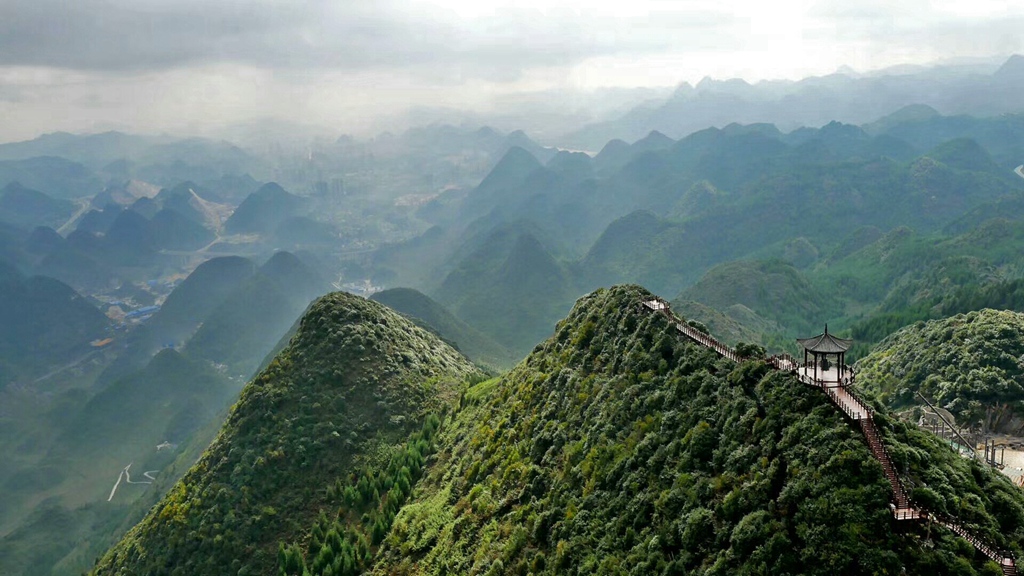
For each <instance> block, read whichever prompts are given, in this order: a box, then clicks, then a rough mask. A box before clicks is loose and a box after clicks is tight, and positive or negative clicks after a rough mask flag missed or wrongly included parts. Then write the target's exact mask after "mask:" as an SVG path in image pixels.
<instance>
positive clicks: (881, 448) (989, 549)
mask: <svg viewBox="0 0 1024 576" xmlns="http://www.w3.org/2000/svg"><path fill="white" fill-rule="evenodd" d="M643 306H644V307H646V308H648V309H650V310H652V311H655V312H661V313H663V314H665V315H666V316H667V317H668V318H669V319H670V320H671V321H672V323H673V324H674V325H675V327H676V330H678V331H679V332H680V333H682V334H683V335H685V336H686V337H687V338H690V339H691V340H693V341H695V342H697V343H698V344H701V345H703V346H705V347H707V348H710V349H712V350H714V351H715V352H717V353H718V354H720V355H722V356H723V357H726V358H729V359H730V360H733V361H735V362H741V361H743V360H745V358H743V357H741V356H739V355H738V354H737V353H736V352H735V350H733V349H732V348H730V347H728V346H726V345H725V344H723V343H721V342H719V341H718V340H717V339H715V338H714V337H712V336H711V335H710V334H706V333H704V332H701V331H700V330H697V329H696V328H694V327H692V326H690V325H688V324H685V323H684V322H683V321H682V320H681V319H680V318H679V317H677V316H676V315H675V314H673V313H672V311H671V310H670V309H669V306H668V303H667V302H665V301H664V300H661V299H660V298H656V299H653V300H649V301H645V302H643ZM764 360H765V362H767V363H768V364H769V365H771V366H773V367H774V368H775V369H777V370H784V371H787V372H790V373H793V374H794V375H795V376H796V377H797V379H799V380H800V381H801V382H803V383H805V384H808V385H811V386H815V387H818V388H821V389H822V390H823V391H824V392H825V394H826V395H827V397H828V398H829V400H831V401H832V403H833V404H834V405H835V406H836V407H838V408H839V409H840V410H841V411H842V412H843V413H844V414H846V416H847V417H849V418H850V419H852V420H857V421H859V423H860V426H861V430H862V432H863V433H864V436H865V438H867V439H868V444H869V445H870V447H871V449H872V450H871V452H872V455H873V456H875V458H876V459H878V460H879V461H880V463H881V464H882V467H883V469H886V471H887V473H886V477H887V478H889V477H890V474H891V477H892V478H893V479H894V480H895V485H894V486H893V491H894V494H893V500H894V504H893V514H894V516H895V518H896V519H897V520H917V519H922V518H929V517H930V518H933V519H935V520H936V521H937V522H938V523H939V524H941V525H943V526H945V527H946V528H948V529H949V530H950V531H952V532H953V533H955V534H957V535H959V536H960V537H962V538H963V539H965V540H967V541H968V542H970V543H971V544H972V545H973V546H974V547H975V549H977V550H978V551H980V552H981V553H982V554H984V555H985V556H987V557H988V558H990V559H991V560H993V561H995V562H996V563H997V564H999V566H1000V567H1001V569H1002V570H1003V573H1004V574H1014V575H1015V574H1017V566H1016V558H1015V556H1014V554H1013V553H1012V552H1010V551H1008V550H1001V549H999V548H996V547H993V546H991V545H989V544H988V543H987V542H985V541H984V540H983V539H982V538H981V537H979V536H977V535H976V534H974V533H973V532H971V531H970V530H968V529H967V528H965V527H964V526H962V525H961V524H959V523H958V522H957V521H956V520H955V519H953V518H949V517H946V516H944V515H940V514H936V513H934V512H932V511H930V510H928V509H927V508H925V507H923V506H920V505H919V504H917V503H916V502H914V500H913V499H912V498H911V496H910V492H909V491H908V490H907V486H906V484H905V483H904V481H903V478H902V477H901V476H900V475H899V473H898V472H896V467H895V463H894V462H893V459H892V455H891V454H890V453H889V449H888V448H886V446H885V443H884V442H883V441H882V439H881V436H880V435H879V433H878V429H877V427H876V426H875V423H874V410H873V409H872V408H871V407H870V406H869V405H868V404H867V403H866V402H864V400H863V399H861V398H860V396H859V394H857V393H856V392H855V390H854V389H853V387H852V385H850V384H849V382H844V383H841V384H840V385H839V386H826V385H825V382H824V381H822V380H815V379H814V378H812V377H810V376H808V375H807V374H805V373H803V372H801V371H800V369H799V368H800V365H799V363H798V362H796V360H794V359H793V357H792V356H789V355H788V354H783V355H779V356H772V357H769V358H765V359H764ZM839 388H842V389H843V390H844V392H845V393H847V394H849V396H850V398H851V399H852V400H853V402H854V403H855V404H856V405H857V408H860V410H857V409H856V408H854V407H853V406H848V405H847V403H846V402H843V401H842V400H841V399H840V397H839V393H838V392H837V389H839ZM876 447H877V449H876Z"/></svg>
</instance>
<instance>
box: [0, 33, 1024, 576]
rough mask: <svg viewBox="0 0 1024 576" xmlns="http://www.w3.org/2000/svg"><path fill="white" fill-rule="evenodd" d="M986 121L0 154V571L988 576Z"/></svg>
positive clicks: (964, 112) (1006, 501)
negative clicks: (821, 345) (815, 343)
mask: <svg viewBox="0 0 1024 576" xmlns="http://www.w3.org/2000/svg"><path fill="white" fill-rule="evenodd" d="M211 18H212V19H211V21H215V20H216V18H213V17H211ZM230 46H232V45H231V44H225V47H230ZM225 49H227V48H225ZM2 66H3V64H2V63H0V67H2ZM459 74H462V72H459ZM460 82H462V80H460ZM369 84H372V83H367V86H369ZM463 87H464V88H467V89H468V88H469V86H468V85H467V86H463ZM1022 87H1024V58H1021V57H1020V56H1012V57H1009V58H1002V59H1001V61H1000V62H998V63H994V62H993V63H989V64H987V65H985V66H981V65H977V66H968V65H963V66H938V65H937V66H935V67H921V68H920V69H913V70H905V69H900V70H881V71H877V72H873V73H871V74H863V75H861V74H853V73H845V72H837V73H835V74H830V75H827V76H816V77H808V78H805V79H803V80H797V81H761V82H756V83H748V82H747V81H746V80H743V79H739V78H737V79H734V80H728V81H727V80H712V79H710V78H709V79H706V80H704V81H701V82H699V83H692V84H691V83H689V82H679V83H677V85H676V86H675V88H674V89H671V90H668V89H666V90H650V91H648V90H639V89H638V90H637V91H630V90H626V91H624V92H615V91H610V92H602V94H605V97H606V98H607V99H608V101H607V102H605V103H604V105H603V106H597V105H595V104H593V103H589V104H587V103H586V102H585V101H584V100H578V101H567V102H565V103H560V106H557V107H553V108H550V109H547V108H545V109H546V110H548V112H547V114H549V115H548V116H546V117H544V118H538V117H535V116H536V114H533V115H531V114H527V113H525V112H523V111H524V110H535V111H536V110H539V108H531V106H533V105H531V104H529V102H531V101H532V100H531V98H541V96H536V95H534V96H531V97H530V98H526V97H525V96H524V98H525V100H524V101H522V102H519V103H506V104H507V106H506V108H507V109H506V110H505V112H504V113H503V114H497V113H489V114H483V113H481V114H478V115H472V116H466V117H462V116H460V118H461V121H459V122H454V121H453V122H448V121H426V120H424V121H423V122H416V123H412V124H410V125H407V126H405V125H403V128H402V129H401V130H394V131H380V132H377V133H375V134H374V135H368V134H367V135H358V136H352V135H339V134H335V135H332V136H328V135H327V134H329V132H325V131H323V130H314V131H312V132H310V131H303V130H299V128H298V127H296V126H293V125H281V126H277V127H276V128H274V129H270V128H266V129H263V128H261V129H258V130H255V134H253V133H251V132H248V131H245V130H241V131H240V133H242V134H248V137H246V138H240V139H239V140H238V141H232V140H230V139H221V138H220V137H218V136H212V135H210V134H214V133H215V132H214V131H212V128H211V131H210V132H209V134H207V135H205V136H195V135H189V136H176V135H172V134H160V135H146V134H143V133H138V134H136V133H134V132H130V131H124V132H121V131H106V132H96V133H75V134H72V133H66V132H56V133H49V134H41V135H39V136H36V137H34V138H32V139H29V140H23V141H15V142H7V143H0V460H2V461H3V462H4V463H5V465H4V466H3V467H0V493H2V494H3V498H2V499H0V573H3V574H13V575H21V574H24V575H34V574H43V575H54V574H81V573H90V574H96V575H103V574H211V575H213V574H217V575H219V574H238V575H245V574H279V575H281V576H305V575H306V574H310V575H312V574H324V575H326V574H329V575H331V576H339V575H345V576H349V575H355V574H409V575H413V574H424V575H426V574H431V575H434V574H699V575H702V576H712V575H719V574H750V575H753V574H822V575H825V574H869V573H870V574H893V575H895V574H938V575H964V576H969V575H977V574H1000V573H1002V574H1004V575H1005V574H1016V573H1017V572H1016V563H1017V560H1016V558H1017V556H1019V555H1021V554H1024V491H1022V488H1021V487H1020V486H1021V485H1020V481H1019V478H1020V477H1021V476H1022V474H1021V470H1020V468H1021V467H1022V466H1024V465H1022V464H1021V460H1020V452H1019V451H1016V450H1014V449H1013V447H1014V446H1015V445H1019V444H1024V440H1022V439H1024V166H1022V165H1019V164H1018V163H1019V162H1020V158H1021V156H1022V154H1024V108H1021V107H1020V105H1019V103H1017V101H1016V100H1015V99H1014V98H1011V97H1010V96H1008V95H1013V96H1014V97H1015V96H1016V95H1017V94H1019V93H1020V88H1022ZM208 90H210V92H209V94H213V93H215V92H216V90H214V88H212V87H209V88H208ZM0 92H3V90H0ZM640 97H643V98H644V99H643V100H637V99H638V98H640ZM3 98H4V96H3V94H0V107H2V106H4V105H6V104H3V103H4V102H6V100H3ZM268 98H269V96H268ZM570 100H571V99H570ZM613 103H617V104H616V106H614V107H613V106H611V105H612V104H613ZM584 105H586V106H590V107H591V108H589V109H591V110H595V111H594V112H593V113H592V114H591V113H585V110H584V107H585V106H584ZM196 106H197V107H199V108H201V107H202V106H200V105H196ZM571 106H577V107H578V108H579V109H577V110H575V111H574V112H569V111H567V110H568V109H569V108H567V107H571ZM517 110H518V111H519V112H515V113H513V112H514V111H517ZM559 110H560V111H559ZM596 110H601V114H597V112H596ZM419 114H421V115H422V118H428V117H434V116H435V115H436V116H437V117H447V116H448V115H449V114H450V113H449V112H445V111H443V110H432V111H431V110H424V111H420V112H419ZM588 114H590V115H588ZM325 118H326V117H325ZM327 123H328V121H327V120H324V124H325V125H326V124H327ZM260 125H261V126H262V125H263V124H260ZM497 126H501V127H500V128H499V127H497ZM526 126H531V127H535V128H537V131H536V132H531V133H530V134H528V133H527V132H526V131H524V127H526ZM307 128H310V127H309V126H307ZM556 128H557V130H556ZM314 133H315V134H314ZM656 294H659V295H663V296H664V298H663V297H662V296H655V295H656ZM822 326H824V327H825V328H824V332H822ZM819 332H821V334H820V337H815V338H819V340H821V341H825V340H828V342H830V343H831V344H830V345H831V346H832V347H833V348H829V349H828V350H826V349H825V348H828V346H826V347H825V348H821V349H815V350H810V349H809V348H808V346H813V345H812V344H808V341H809V339H807V338H806V337H807V336H808V335H809V334H818V333H819ZM807 350H810V352H811V354H812V356H811V357H809V358H808V357H806V356H804V355H805V354H807ZM817 353H822V354H826V356H825V358H826V359H827V360H828V362H826V363H821V362H820V358H818V355H817ZM828 354H833V355H835V356H834V357H832V356H828ZM801 360H803V361H802V362H801ZM940 420H941V424H937V423H938V422H939V421H940ZM954 433H955V434H954ZM954 435H955V439H952V438H953V437H954ZM992 442H997V443H998V445H999V446H1000V447H1003V446H1009V447H1010V449H1009V450H1006V451H1005V454H1004V457H1005V463H1004V464H1005V465H1004V466H1002V467H1000V466H999V465H996V464H998V463H997V462H995V461H994V460H993V459H992V458H991V456H990V454H991V453H990V452H988V451H985V450H984V449H982V452H981V454H983V455H982V456H979V453H978V450H979V448H978V447H979V446H981V445H984V446H991V443H992ZM958 446H961V447H958ZM951 447H952V448H953V449H950V448H951ZM133 471H134V472H133Z"/></svg>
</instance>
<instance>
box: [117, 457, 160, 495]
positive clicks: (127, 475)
mask: <svg viewBox="0 0 1024 576" xmlns="http://www.w3.org/2000/svg"><path fill="white" fill-rule="evenodd" d="M132 464H133V462H129V463H128V465H127V466H125V467H124V469H123V470H121V473H120V474H118V475H117V482H114V487H113V488H111V489H110V496H108V497H107V502H110V501H111V500H113V499H114V494H116V493H117V487H118V486H120V485H121V479H122V478H124V482H125V484H152V483H153V480H156V478H155V477H154V476H153V474H155V473H157V472H159V470H149V471H147V472H143V473H142V475H143V476H145V477H146V478H149V481H148V482H146V481H144V480H132V475H131V473H130V472H129V469H130V468H131V467H132Z"/></svg>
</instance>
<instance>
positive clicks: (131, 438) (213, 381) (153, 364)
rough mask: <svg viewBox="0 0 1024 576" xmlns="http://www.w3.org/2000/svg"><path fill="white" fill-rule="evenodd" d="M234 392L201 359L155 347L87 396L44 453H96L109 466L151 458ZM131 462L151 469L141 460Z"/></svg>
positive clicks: (61, 456)
mask: <svg viewBox="0 0 1024 576" xmlns="http://www.w3.org/2000/svg"><path fill="white" fill-rule="evenodd" d="M237 391H238V387H237V385H233V384H232V383H231V382H229V381H228V380H227V379H226V378H224V377H223V376H222V375H220V374H218V373H216V372H215V371H214V370H212V369H210V368H208V367H206V366H204V365H203V364H201V363H198V362H195V361H192V360H189V359H187V358H185V357H184V356H182V355H181V354H180V353H178V352H176V351H174V350H172V349H165V350H161V351H160V352H159V353H158V354H157V355H156V356H154V357H153V359H152V360H150V362H149V363H148V364H147V365H146V367H145V368H143V369H142V370H141V371H139V372H137V373H134V374H131V375H129V376H127V377H125V378H121V379H119V380H117V381H115V382H113V383H111V384H110V385H108V386H107V387H106V388H104V389H103V390H102V391H101V392H99V393H98V394H96V396H94V397H93V398H91V399H90V400H89V402H87V403H86V404H85V406H83V407H82V410H81V412H80V413H79V415H78V417H77V421H76V422H74V423H72V424H71V425H69V426H68V427H67V429H66V432H65V434H64V436H63V437H62V438H61V439H60V440H59V441H58V442H57V443H56V444H55V446H54V448H53V449H52V450H51V455H50V457H51V458H55V459H56V460H55V462H67V461H69V460H76V459H82V458H88V459H97V458H101V459H103V460H106V461H108V462H109V464H110V467H109V470H111V471H112V470H116V469H117V467H118V463H119V462H122V461H123V462H125V463H127V462H130V461H132V459H133V458H136V459H138V458H139V457H140V456H142V455H146V456H150V455H151V453H152V456H151V458H156V457H157V455H156V453H155V452H156V451H155V449H154V447H155V446H157V445H158V444H160V443H162V442H170V443H172V444H179V443H182V442H183V441H185V440H187V439H188V438H189V437H190V436H191V434H192V433H193V432H195V430H196V429H198V428H199V427H200V426H202V425H203V424H205V423H206V422H207V421H209V420H210V419H211V418H212V417H213V416H214V415H215V414H216V413H217V412H219V411H221V410H223V409H224V408H225V407H226V406H227V404H228V402H229V401H230V400H232V399H234V397H235V394H236V393H237ZM136 461H138V463H139V465H140V466H142V467H143V468H145V469H146V470H150V469H151V468H147V467H146V464H147V463H146V462H145V461H144V460H141V461H140V460H136ZM122 465H123V464H122ZM139 474H141V472H139ZM99 495H100V494H97V495H96V497H97V499H98V498H99Z"/></svg>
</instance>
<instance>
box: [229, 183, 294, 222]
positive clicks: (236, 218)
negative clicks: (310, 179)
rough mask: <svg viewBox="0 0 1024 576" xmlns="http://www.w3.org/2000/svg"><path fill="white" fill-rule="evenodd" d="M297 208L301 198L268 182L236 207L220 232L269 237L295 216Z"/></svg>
mask: <svg viewBox="0 0 1024 576" xmlns="http://www.w3.org/2000/svg"><path fill="white" fill-rule="evenodd" d="M301 205H302V199H301V198H299V197H298V196H295V195H293V194H291V193H290V192H288V191H287V190H285V189H284V188H282V187H281V186H280V185H279V184H277V183H275V182H269V183H267V184H264V185H263V186H260V187H259V188H257V189H256V191H255V192H253V193H252V194H249V196H247V197H246V198H245V200H243V201H242V203H241V204H239V205H238V208H236V209H235V211H234V213H232V214H231V216H230V217H229V218H228V219H227V220H226V221H225V222H224V230H225V231H226V232H228V233H230V234H252V233H255V234H271V233H273V232H274V230H275V229H276V228H277V227H278V226H279V225H280V224H281V223H282V222H284V221H285V220H286V219H288V218H289V217H291V216H294V215H296V213H297V212H298V210H299V208H300V206H301Z"/></svg>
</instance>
